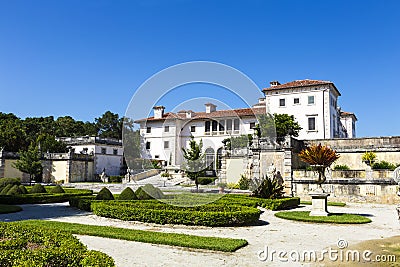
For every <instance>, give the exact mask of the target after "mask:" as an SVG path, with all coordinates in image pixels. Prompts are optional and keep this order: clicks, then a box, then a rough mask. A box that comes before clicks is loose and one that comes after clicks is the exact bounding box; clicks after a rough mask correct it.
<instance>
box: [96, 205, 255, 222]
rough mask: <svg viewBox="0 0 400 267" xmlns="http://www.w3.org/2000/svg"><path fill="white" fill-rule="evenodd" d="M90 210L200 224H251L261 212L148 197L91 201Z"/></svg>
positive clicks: (130, 218)
mask: <svg viewBox="0 0 400 267" xmlns="http://www.w3.org/2000/svg"><path fill="white" fill-rule="evenodd" d="M92 210H93V213H94V214H96V215H98V216H103V217H108V218H115V219H120V220H126V221H141V222H152V223H158V224H185V225H203V226H231V225H244V224H251V223H255V222H257V221H258V219H259V217H260V213H261V211H260V210H258V209H257V208H252V207H245V206H239V205H217V204H208V205H203V206H197V207H178V206H173V205H168V204H165V203H162V202H154V201H151V200H150V201H133V202H120V201H106V202H102V201H99V202H92Z"/></svg>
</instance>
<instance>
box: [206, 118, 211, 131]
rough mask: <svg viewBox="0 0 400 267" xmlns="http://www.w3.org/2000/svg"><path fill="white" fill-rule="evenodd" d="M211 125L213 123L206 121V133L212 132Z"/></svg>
mask: <svg viewBox="0 0 400 267" xmlns="http://www.w3.org/2000/svg"><path fill="white" fill-rule="evenodd" d="M210 125H211V122H210V121H206V123H205V131H206V133H209V132H210Z"/></svg>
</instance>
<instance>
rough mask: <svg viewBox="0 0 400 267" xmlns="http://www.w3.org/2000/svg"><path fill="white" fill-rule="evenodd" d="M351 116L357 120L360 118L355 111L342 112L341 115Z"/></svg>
mask: <svg viewBox="0 0 400 267" xmlns="http://www.w3.org/2000/svg"><path fill="white" fill-rule="evenodd" d="M349 116H354V118H355V119H356V121H357V120H358V119H357V116H356V114H354V113H353V112H347V111H342V112H340V117H349Z"/></svg>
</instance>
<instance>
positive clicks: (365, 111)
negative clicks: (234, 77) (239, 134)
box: [0, 0, 400, 136]
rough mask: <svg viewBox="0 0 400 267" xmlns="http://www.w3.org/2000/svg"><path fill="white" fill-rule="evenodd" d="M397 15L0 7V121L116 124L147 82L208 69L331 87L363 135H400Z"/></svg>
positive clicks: (8, 0)
mask: <svg viewBox="0 0 400 267" xmlns="http://www.w3.org/2000/svg"><path fill="white" fill-rule="evenodd" d="M399 14H400V1H396V0H394V1H379V0H376V1H366V0H362V1H361V0H360V1H339V0H332V1H310V0H302V1H294V0H293V1H284V0H279V1H215V0H212V1H194V0H193V1H189V0H180V1H179V0H168V1H162V0H159V1H153V0H142V1H111V0H109V1H101V0H96V1H89V0H85V1H80V0H68V1H63V0H57V1H54V0H51V1H43V0H29V1H28V0H27V1H19V0H0V111H1V112H12V113H15V114H16V115H17V116H19V117H22V118H25V117H27V116H49V115H54V116H55V117H58V116H64V115H70V116H72V117H74V118H75V119H79V120H84V121H87V120H89V121H93V119H94V118H95V117H98V116H100V115H101V114H103V113H104V112H105V111H106V110H111V111H113V112H116V113H119V114H120V115H123V114H124V112H125V109H126V107H127V105H128V103H129V100H130V98H131V96H132V95H133V93H134V91H135V90H136V89H137V88H138V87H139V86H140V85H141V84H142V83H143V82H144V81H145V80H146V79H147V78H149V77H150V76H151V75H153V74H155V73H156V72H158V71H160V70H162V69H164V68H166V67H168V66H171V65H174V64H178V63H182V62H186V61H193V60H210V61H216V62H221V63H224V64H227V65H230V66H232V67H235V68H237V69H239V70H240V71H242V72H244V73H245V74H247V75H248V76H249V77H250V78H251V79H253V80H254V81H255V83H256V84H257V85H258V86H259V87H260V88H262V87H266V86H267V85H268V83H269V81H271V80H279V81H280V82H289V81H292V80H297V79H307V78H308V79H321V80H331V81H333V82H334V83H335V85H336V86H337V87H338V88H339V90H340V91H341V93H342V97H341V98H340V99H339V105H340V106H341V107H342V109H343V110H345V111H352V112H355V113H356V115H357V117H358V119H359V121H358V129H357V130H358V135H359V136H383V135H400V124H399V123H398V117H399V115H400V105H399V99H400V90H399V89H400V88H399V76H400V63H399V62H400V34H399V33H400V30H399V29H400V15H399ZM206 91H207V90H204V92H206ZM195 96H202V95H201V94H200V93H197V95H196V94H195ZM206 96H207V95H206ZM168 101H172V100H168ZM168 101H167V100H166V103H163V104H164V105H165V106H167V108H168V106H169V104H172V102H171V103H169V102H168ZM255 101H256V100H255ZM238 105H239V104H238Z"/></svg>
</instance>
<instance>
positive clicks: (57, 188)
mask: <svg viewBox="0 0 400 267" xmlns="http://www.w3.org/2000/svg"><path fill="white" fill-rule="evenodd" d="M50 193H52V194H59V193H65V191H64V189H63V188H62V187H61V186H59V185H56V186H55V187H53V188H51V189H50Z"/></svg>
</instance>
